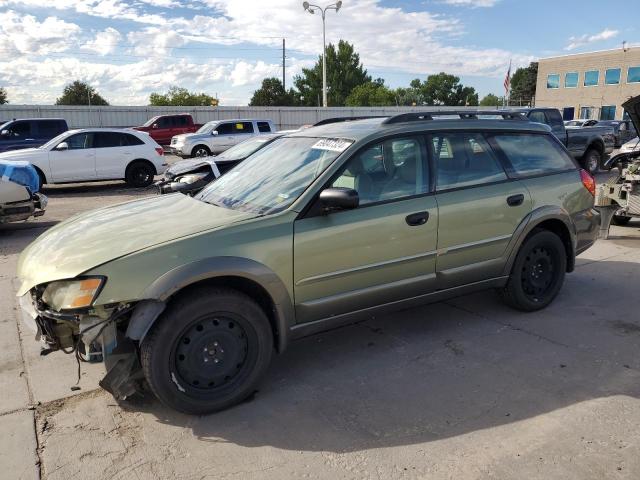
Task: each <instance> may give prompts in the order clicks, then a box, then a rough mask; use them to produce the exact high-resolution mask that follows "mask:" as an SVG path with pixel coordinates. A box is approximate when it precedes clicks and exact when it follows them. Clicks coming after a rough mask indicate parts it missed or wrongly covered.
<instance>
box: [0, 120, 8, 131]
mask: <svg viewBox="0 0 640 480" xmlns="http://www.w3.org/2000/svg"><path fill="white" fill-rule="evenodd" d="M8 124H9V122H0V132H1V131H2V130H4V128H5V127H4V126H5V125H8Z"/></svg>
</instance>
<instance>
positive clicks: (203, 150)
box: [191, 145, 211, 157]
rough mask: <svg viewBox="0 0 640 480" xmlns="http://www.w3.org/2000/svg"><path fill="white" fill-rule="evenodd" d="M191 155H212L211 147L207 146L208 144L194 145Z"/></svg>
mask: <svg viewBox="0 0 640 480" xmlns="http://www.w3.org/2000/svg"><path fill="white" fill-rule="evenodd" d="M191 156H192V157H209V156H211V150H209V147H207V146H206V145H198V146H196V147H193V150H192V151H191Z"/></svg>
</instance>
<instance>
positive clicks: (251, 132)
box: [171, 119, 276, 157]
mask: <svg viewBox="0 0 640 480" xmlns="http://www.w3.org/2000/svg"><path fill="white" fill-rule="evenodd" d="M275 131H276V128H275V126H274V125H273V122H272V121H271V120H251V119H237V120H233V119H232V120H214V121H212V122H207V123H205V124H204V125H203V126H202V127H200V129H199V130H198V131H197V132H196V133H187V134H184V135H176V136H175V137H173V138H172V139H171V153H173V154H175V155H179V156H181V157H208V156H210V155H217V154H219V153H222V152H224V151H225V150H227V149H228V148H231V147H233V146H234V145H237V144H238V143H240V142H242V141H244V140H246V139H247V138H251V137H253V136H255V135H262V134H267V133H274V132H275Z"/></svg>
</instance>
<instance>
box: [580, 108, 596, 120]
mask: <svg viewBox="0 0 640 480" xmlns="http://www.w3.org/2000/svg"><path fill="white" fill-rule="evenodd" d="M594 111H595V109H594V108H593V107H580V119H581V120H589V119H590V118H593V113H594Z"/></svg>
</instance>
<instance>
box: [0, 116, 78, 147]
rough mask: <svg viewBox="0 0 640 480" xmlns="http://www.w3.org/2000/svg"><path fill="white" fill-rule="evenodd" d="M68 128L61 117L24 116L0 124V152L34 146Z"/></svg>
mask: <svg viewBox="0 0 640 480" xmlns="http://www.w3.org/2000/svg"><path fill="white" fill-rule="evenodd" d="M67 130H69V127H68V126H67V121H66V120H64V119H62V118H25V119H19V120H15V119H14V120H11V121H8V122H5V123H3V124H2V125H0V153H1V152H8V151H10V150H20V149H23V148H35V147H39V146H40V145H44V144H45V143H47V142H48V141H49V140H51V139H52V138H54V137H57V136H58V135H60V134H61V133H63V132H66V131H67Z"/></svg>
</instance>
